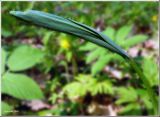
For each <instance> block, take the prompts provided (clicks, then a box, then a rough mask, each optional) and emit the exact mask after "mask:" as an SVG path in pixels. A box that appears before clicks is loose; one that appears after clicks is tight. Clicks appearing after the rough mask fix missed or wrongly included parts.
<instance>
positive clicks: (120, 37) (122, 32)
mask: <svg viewBox="0 0 160 117" xmlns="http://www.w3.org/2000/svg"><path fill="white" fill-rule="evenodd" d="M131 29H132V26H123V27H121V28H120V29H119V30H118V31H117V34H116V42H117V43H121V42H123V41H125V39H126V37H127V36H128V34H129V32H131Z"/></svg>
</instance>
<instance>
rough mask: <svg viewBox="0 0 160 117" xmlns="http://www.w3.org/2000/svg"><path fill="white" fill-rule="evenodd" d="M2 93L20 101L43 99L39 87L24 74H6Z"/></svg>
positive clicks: (3, 78) (3, 79)
mask: <svg viewBox="0 0 160 117" xmlns="http://www.w3.org/2000/svg"><path fill="white" fill-rule="evenodd" d="M2 93H4V94H8V95H11V96H13V97H15V98H18V99H26V100H32V99H42V98H43V94H42V91H41V90H40V88H39V86H38V85H37V83H36V82H35V81H33V80H32V79H31V78H30V77H28V76H26V75H24V74H16V73H5V74H4V75H3V77H2Z"/></svg>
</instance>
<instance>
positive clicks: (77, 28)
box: [10, 10, 158, 114]
mask: <svg viewBox="0 0 160 117" xmlns="http://www.w3.org/2000/svg"><path fill="white" fill-rule="evenodd" d="M10 13H11V14H12V15H14V16H16V17H18V18H20V19H22V20H24V21H27V22H29V23H32V24H35V25H38V26H41V27H45V28H48V29H51V30H55V31H59V32H63V33H67V34H70V35H73V36H77V37H80V38H83V39H85V40H87V41H90V42H92V43H95V44H97V45H99V46H101V47H104V48H106V49H108V50H110V51H111V52H114V53H117V54H118V55H120V56H122V57H123V58H124V59H125V61H126V62H128V63H129V64H130V65H131V67H132V68H133V69H134V70H135V71H136V73H137V74H138V75H139V78H140V80H141V81H142V82H143V86H144V88H146V90H147V93H148V94H149V96H150V100H151V101H152V104H153V111H154V112H153V114H157V110H158V102H157V98H156V94H155V92H154V91H153V89H152V87H151V84H150V83H149V81H148V79H147V78H146V76H145V75H144V73H143V72H142V69H141V67H140V65H138V64H137V63H136V61H135V60H134V59H133V58H132V57H130V56H129V55H128V54H127V53H126V52H125V51H124V50H123V49H122V48H121V47H120V46H118V45H117V44H115V43H114V42H113V41H112V40H111V39H110V38H109V37H108V36H106V35H105V34H103V33H101V32H98V31H97V30H95V29H93V28H91V27H89V26H87V25H85V24H82V23H79V22H76V21H74V20H72V19H68V18H63V17H60V16H57V15H54V14H49V13H45V12H40V11H35V10H29V11H25V12H21V11H11V12H10ZM118 39H119V38H118ZM118 39H117V40H118Z"/></svg>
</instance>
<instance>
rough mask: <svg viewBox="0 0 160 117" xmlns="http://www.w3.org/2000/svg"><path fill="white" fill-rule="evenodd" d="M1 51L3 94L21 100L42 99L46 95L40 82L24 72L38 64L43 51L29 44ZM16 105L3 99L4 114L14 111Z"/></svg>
mask: <svg viewBox="0 0 160 117" xmlns="http://www.w3.org/2000/svg"><path fill="white" fill-rule="evenodd" d="M1 52H2V64H1V75H2V80H1V82H2V90H1V91H2V94H3V95H9V96H11V97H13V98H16V99H19V100H34V99H42V98H43V97H44V96H43V93H42V91H41V89H40V87H39V86H38V84H37V83H36V82H35V81H34V80H33V79H32V78H31V77H29V76H27V75H26V74H24V73H22V72H23V71H24V70H27V69H29V68H31V67H33V66H35V65H36V64H38V63H39V62H40V61H41V59H42V58H43V55H44V54H43V51H41V50H40V49H37V48H33V47H31V46H28V45H21V46H19V47H17V48H16V49H14V50H13V52H12V53H10V52H9V51H6V50H5V49H4V48H2V50H1ZM33 58H34V59H33ZM17 72H18V73H17ZM14 107H15V105H12V104H9V103H6V102H5V100H3V101H2V115H7V114H10V113H14Z"/></svg>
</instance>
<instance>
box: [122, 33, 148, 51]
mask: <svg viewBox="0 0 160 117" xmlns="http://www.w3.org/2000/svg"><path fill="white" fill-rule="evenodd" d="M146 39H148V36H146V35H142V34H139V35H135V36H133V37H130V38H128V39H126V40H125V41H124V42H122V43H121V44H120V45H122V46H123V47H124V48H129V47H132V46H134V45H136V44H139V43H142V42H144V41H145V40H146Z"/></svg>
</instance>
